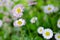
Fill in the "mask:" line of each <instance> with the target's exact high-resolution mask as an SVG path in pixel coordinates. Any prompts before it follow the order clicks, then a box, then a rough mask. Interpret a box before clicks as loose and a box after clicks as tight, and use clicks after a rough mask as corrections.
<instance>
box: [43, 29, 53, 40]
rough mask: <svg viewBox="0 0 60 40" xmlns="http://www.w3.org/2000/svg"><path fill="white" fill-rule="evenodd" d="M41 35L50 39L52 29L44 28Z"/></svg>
mask: <svg viewBox="0 0 60 40" xmlns="http://www.w3.org/2000/svg"><path fill="white" fill-rule="evenodd" d="M43 37H44V38H45V39H50V38H52V37H53V31H52V30H51V29H45V30H44V32H43Z"/></svg>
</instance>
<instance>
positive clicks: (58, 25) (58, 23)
mask: <svg viewBox="0 0 60 40" xmlns="http://www.w3.org/2000/svg"><path fill="white" fill-rule="evenodd" d="M57 27H58V28H60V19H59V20H58V21H57Z"/></svg>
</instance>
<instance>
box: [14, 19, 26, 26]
mask: <svg viewBox="0 0 60 40" xmlns="http://www.w3.org/2000/svg"><path fill="white" fill-rule="evenodd" d="M25 24H26V22H25V20H24V19H19V20H16V21H15V22H14V23H13V25H14V26H15V27H21V26H23V25H25Z"/></svg>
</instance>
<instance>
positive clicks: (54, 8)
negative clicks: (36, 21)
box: [43, 4, 58, 14]
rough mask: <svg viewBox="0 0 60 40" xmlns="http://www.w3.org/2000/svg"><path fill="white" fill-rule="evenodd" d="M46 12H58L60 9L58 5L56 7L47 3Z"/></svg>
mask: <svg viewBox="0 0 60 40" xmlns="http://www.w3.org/2000/svg"><path fill="white" fill-rule="evenodd" d="M43 9H44V12H45V13H47V14H50V13H53V12H56V11H58V8H57V7H54V6H53V5H51V4H50V5H47V6H44V8H43Z"/></svg>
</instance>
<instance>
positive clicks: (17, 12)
mask: <svg viewBox="0 0 60 40" xmlns="http://www.w3.org/2000/svg"><path fill="white" fill-rule="evenodd" d="M23 11H24V7H23V5H22V4H18V5H16V6H15V7H14V8H13V10H12V13H13V16H15V17H17V18H18V17H21V16H22V15H23V13H22V12H23Z"/></svg>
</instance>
